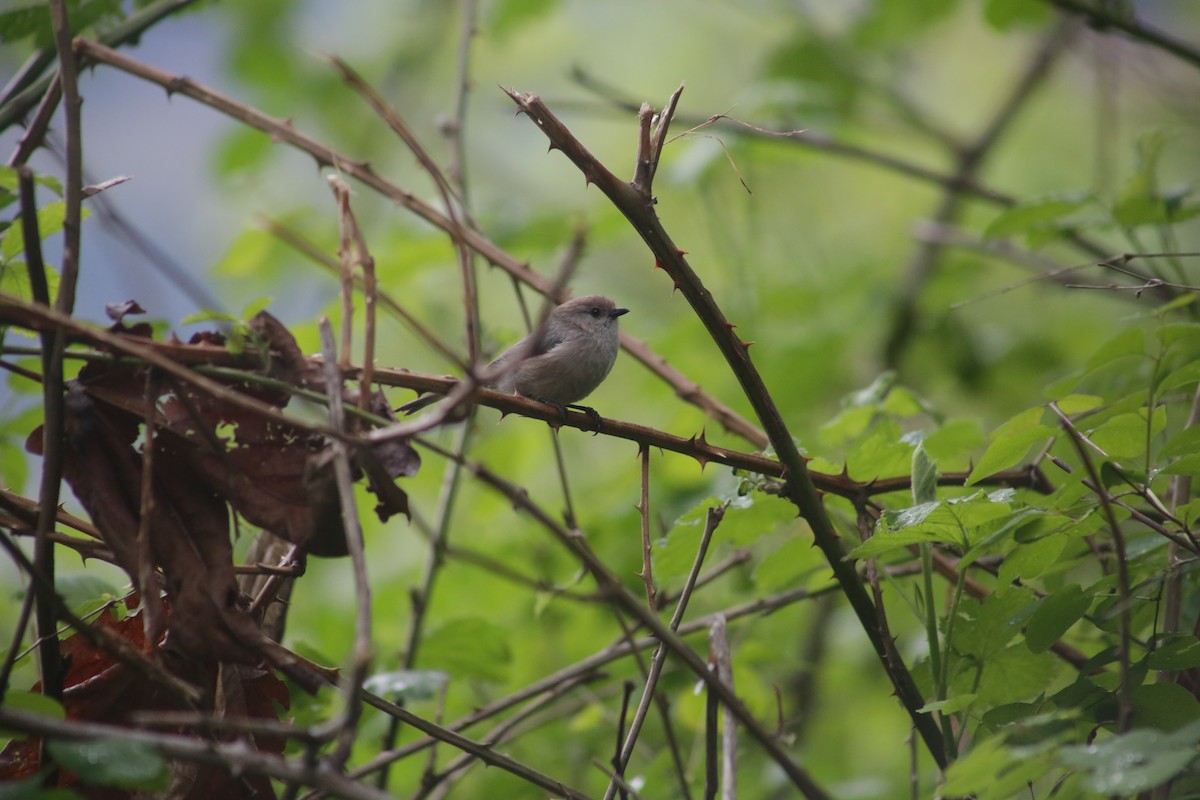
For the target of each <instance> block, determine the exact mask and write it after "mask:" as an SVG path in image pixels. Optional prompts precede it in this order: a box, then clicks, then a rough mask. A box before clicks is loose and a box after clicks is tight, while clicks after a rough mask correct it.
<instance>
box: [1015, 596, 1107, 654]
mask: <svg viewBox="0 0 1200 800" xmlns="http://www.w3.org/2000/svg"><path fill="white" fill-rule="evenodd" d="M1091 605H1092V598H1091V596H1090V595H1087V594H1084V591H1083V589H1081V588H1080V587H1079V585H1078V584H1074V583H1072V584H1068V585H1067V586H1064V587H1063V588H1062V589H1059V590H1058V591H1057V592H1055V593H1054V594H1052V595H1050V596H1049V597H1046V598H1045V599H1043V600H1042V602H1041V603H1040V604H1039V605H1038V607H1037V609H1036V610H1035V611H1034V612H1033V616H1032V617H1030V618H1029V626H1028V627H1027V628H1026V629H1025V644H1027V645H1028V646H1029V649H1030V650H1032V651H1033V652H1035V653H1042V652H1045V651H1046V650H1048V649H1049V648H1050V647H1051V646H1052V645H1053V644H1054V643H1055V642H1057V641H1058V640H1059V639H1061V638H1062V636H1063V634H1064V633H1066V632H1067V629H1068V628H1070V627H1071V626H1072V625H1074V624H1075V623H1076V622H1078V621H1079V618H1080V617H1082V616H1083V615H1084V614H1086V613H1087V610H1088V609H1089V608H1090V607H1091Z"/></svg>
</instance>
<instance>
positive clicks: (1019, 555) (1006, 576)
mask: <svg viewBox="0 0 1200 800" xmlns="http://www.w3.org/2000/svg"><path fill="white" fill-rule="evenodd" d="M1068 541H1070V540H1069V539H1068V538H1067V537H1066V536H1062V535H1057V536H1044V537H1042V538H1041V539H1038V540H1036V541H1033V542H1028V543H1026V544H1022V545H1021V546H1020V547H1017V548H1015V549H1014V550H1013V551H1012V552H1011V553H1009V555H1008V557H1007V558H1005V559H1004V563H1003V564H1001V565H1000V580H1001V581H1003V582H1004V583H1011V582H1012V581H1013V580H1015V579H1017V578H1020V579H1022V580H1029V579H1031V578H1036V577H1038V576H1039V575H1041V574H1042V573H1043V572H1045V571H1046V570H1047V569H1049V568H1050V567H1052V566H1053V565H1054V564H1055V562H1057V561H1058V557H1059V556H1060V555H1062V552H1063V550H1064V549H1065V548H1066V546H1067V542H1068Z"/></svg>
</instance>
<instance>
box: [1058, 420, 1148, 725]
mask: <svg viewBox="0 0 1200 800" xmlns="http://www.w3.org/2000/svg"><path fill="white" fill-rule="evenodd" d="M1050 410H1051V411H1053V412H1054V413H1055V414H1057V415H1058V418H1059V422H1060V424H1061V425H1062V428H1063V430H1064V431H1066V432H1067V436H1068V437H1069V438H1070V440H1071V444H1072V445H1074V447H1075V452H1077V453H1078V454H1079V459H1080V460H1081V461H1082V462H1083V466H1084V469H1085V470H1087V474H1088V477H1089V478H1091V481H1092V484H1093V485H1094V486H1095V487H1096V488H1095V492H1096V497H1097V498H1099V500H1100V507H1101V508H1102V509H1103V511H1104V517H1105V519H1106V520H1107V522H1108V529H1109V533H1110V534H1111V535H1112V540H1113V549H1114V551H1115V552H1116V557H1117V602H1118V603H1119V604H1120V609H1119V610H1120V614H1119V616H1118V619H1119V622H1120V648H1119V653H1118V660H1117V663H1118V668H1119V672H1120V685H1119V686H1118V688H1117V732H1118V733H1125V732H1126V731H1128V730H1129V723H1130V719H1131V718H1132V716H1133V680H1132V675H1131V664H1130V659H1131V658H1132V652H1131V649H1130V643H1131V636H1132V634H1131V628H1132V624H1133V623H1132V610H1131V608H1130V606H1131V598H1130V596H1129V562H1128V558H1127V556H1126V553H1125V535H1124V534H1123V533H1121V526H1120V523H1118V522H1117V517H1116V514H1115V513H1114V512H1113V504H1112V502H1111V498H1110V497H1109V495H1108V490H1107V489H1105V488H1104V484H1103V482H1101V480H1100V474H1099V472H1098V471H1097V470H1096V465H1095V464H1094V463H1093V462H1092V456H1091V453H1089V452H1088V448H1087V446H1086V445H1085V443H1084V439H1083V436H1082V434H1081V433H1080V432H1079V430H1078V429H1077V428H1076V427H1075V425H1074V424H1073V423H1072V422H1071V420H1070V419H1069V418H1068V417H1067V415H1066V414H1064V413H1063V412H1062V411H1061V410H1060V409H1059V407H1058V405H1057V404H1056V403H1050Z"/></svg>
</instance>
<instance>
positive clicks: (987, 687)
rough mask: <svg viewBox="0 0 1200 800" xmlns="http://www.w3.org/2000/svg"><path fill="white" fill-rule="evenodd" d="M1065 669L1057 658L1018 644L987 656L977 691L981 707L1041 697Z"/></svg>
mask: <svg viewBox="0 0 1200 800" xmlns="http://www.w3.org/2000/svg"><path fill="white" fill-rule="evenodd" d="M1020 618H1021V617H1020V615H1018V619H1020ZM1062 670H1063V663H1062V661H1060V660H1059V659H1058V657H1057V656H1055V655H1053V654H1051V653H1033V652H1030V650H1029V648H1027V647H1026V646H1025V645H1024V644H1022V643H1021V642H1020V641H1016V642H1014V643H1013V644H1012V645H1010V646H1008V647H1005V648H1003V649H1002V650H1000V651H998V652H993V653H990V654H989V655H987V656H986V658H985V660H984V662H983V675H982V678H981V680H980V681H979V688H978V694H979V702H980V707H982V708H988V707H990V706H995V705H1000V704H1001V703H1007V702H1012V701H1014V700H1033V699H1034V698H1037V697H1040V696H1042V695H1044V694H1045V693H1046V691H1047V690H1048V689H1050V688H1051V687H1052V686H1053V685H1054V683H1055V682H1056V681H1057V679H1058V676H1059V674H1060V673H1061V672H1062Z"/></svg>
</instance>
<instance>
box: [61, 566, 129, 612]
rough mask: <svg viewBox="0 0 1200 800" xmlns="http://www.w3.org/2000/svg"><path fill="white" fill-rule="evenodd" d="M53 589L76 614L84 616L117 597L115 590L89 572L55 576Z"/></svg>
mask: <svg viewBox="0 0 1200 800" xmlns="http://www.w3.org/2000/svg"><path fill="white" fill-rule="evenodd" d="M54 588H56V589H58V591H59V593H60V594H61V595H62V596H63V600H65V601H66V603H67V607H68V608H70V609H71V610H72V611H74V612H75V613H77V614H86V613H88V612H89V611H94V610H95V609H97V608H99V607H100V606H102V605H104V604H105V603H107V602H108V601H109V600H112V599H113V598H114V597H117V596H118V595H117V590H116V588H114V587H113V585H112V584H111V583H109V582H108V581H106V580H104V579H103V578H101V577H100V576H99V575H96V574H94V573H90V572H68V573H65V574H62V575H56V576H55V578H54Z"/></svg>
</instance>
